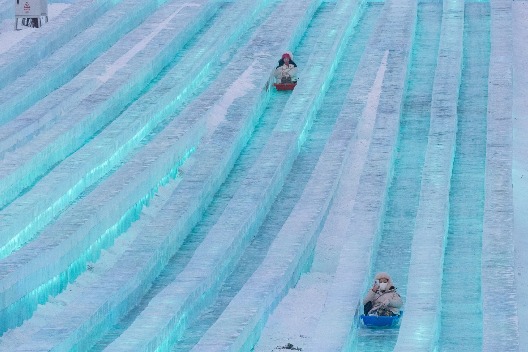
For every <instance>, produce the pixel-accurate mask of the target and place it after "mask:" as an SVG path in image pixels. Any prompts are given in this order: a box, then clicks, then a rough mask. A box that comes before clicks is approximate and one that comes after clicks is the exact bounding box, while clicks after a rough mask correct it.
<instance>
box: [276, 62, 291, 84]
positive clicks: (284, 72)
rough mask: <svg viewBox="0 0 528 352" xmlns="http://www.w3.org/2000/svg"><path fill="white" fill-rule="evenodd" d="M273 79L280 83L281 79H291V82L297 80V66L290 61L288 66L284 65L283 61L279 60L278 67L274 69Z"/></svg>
mask: <svg viewBox="0 0 528 352" xmlns="http://www.w3.org/2000/svg"><path fill="white" fill-rule="evenodd" d="M274 75H275V78H276V79H277V80H278V81H280V79H281V78H282V77H291V79H292V81H296V80H297V65H296V64H295V62H293V61H292V60H290V63H289V64H288V65H285V64H284V60H283V59H280V60H279V65H278V66H277V68H275V73H274Z"/></svg>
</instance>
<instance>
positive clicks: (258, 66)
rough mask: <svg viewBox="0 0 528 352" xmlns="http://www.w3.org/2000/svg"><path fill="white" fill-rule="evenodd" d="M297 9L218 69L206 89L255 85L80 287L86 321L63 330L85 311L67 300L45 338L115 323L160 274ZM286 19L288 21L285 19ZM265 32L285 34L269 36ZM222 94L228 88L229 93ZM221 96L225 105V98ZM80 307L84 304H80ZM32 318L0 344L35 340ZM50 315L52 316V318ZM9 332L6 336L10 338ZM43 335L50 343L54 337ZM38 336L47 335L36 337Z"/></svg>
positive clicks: (297, 19)
mask: <svg viewBox="0 0 528 352" xmlns="http://www.w3.org/2000/svg"><path fill="white" fill-rule="evenodd" d="M313 5H314V4H313V3H312V4H311V6H312V7H313ZM283 6H286V5H283ZM306 6H307V5H306ZM307 7H308V6H307ZM309 8H310V7H309ZM282 10H283V9H282V7H279V8H278V9H277V11H282ZM300 10H304V11H306V10H307V9H306V8H305V7H300ZM300 10H298V12H293V13H292V18H289V17H285V18H283V20H284V21H287V22H289V23H299V24H300V26H299V28H296V27H295V28H296V31H295V32H294V33H292V37H290V38H284V37H283V36H282V37H281V36H278V35H273V34H277V33H276V32H277V31H278V30H279V29H277V28H276V26H275V25H276V23H277V21H276V19H275V18H276V16H275V17H273V16H272V17H271V19H270V20H269V21H268V22H267V23H266V24H265V25H263V26H262V28H263V30H260V31H259V33H258V34H257V35H255V37H254V38H253V39H252V43H251V44H250V45H248V47H247V49H246V50H243V51H241V52H239V53H238V54H237V59H236V60H235V62H232V63H231V64H230V65H229V66H228V68H227V69H226V70H225V72H224V73H223V76H222V77H223V78H219V80H221V81H222V82H219V83H218V84H217V85H216V86H213V87H212V88H211V91H212V92H214V93H216V94H218V92H219V91H224V92H225V89H226V88H224V89H223V90H222V88H220V86H224V87H225V82H231V78H232V77H245V78H244V79H242V81H244V80H249V83H250V86H249V87H252V88H251V89H248V92H247V94H246V95H245V96H244V97H240V98H239V99H236V100H235V101H234V102H231V103H229V104H230V105H228V106H229V107H230V109H229V110H227V112H228V113H229V115H228V116H226V119H225V121H224V122H219V125H218V126H216V129H215V131H214V132H213V133H212V135H211V136H210V138H211V140H210V142H209V143H207V144H206V145H204V146H203V147H201V149H200V153H197V154H196V161H195V162H194V165H195V166H193V167H192V168H190V169H189V170H188V171H186V172H185V177H184V178H183V179H182V180H181V182H180V183H179V185H178V187H177V188H176V190H175V191H174V192H173V194H171V196H170V199H169V200H167V201H166V203H165V205H164V207H163V210H162V211H160V215H159V216H158V217H157V218H156V219H155V221H153V222H152V223H149V222H146V223H145V224H144V225H143V226H142V227H141V228H140V229H139V230H138V231H139V232H140V233H141V234H142V235H141V236H138V237H137V238H136V239H135V240H134V242H133V244H132V246H131V247H130V248H129V249H128V250H127V251H126V252H125V254H124V255H123V256H122V257H120V258H118V260H117V262H116V265H115V267H113V268H110V269H109V270H108V271H105V272H104V274H103V276H106V278H105V277H103V278H101V280H99V281H98V283H96V285H95V287H91V288H87V289H86V290H83V291H82V294H80V295H79V296H78V298H79V301H80V302H85V304H86V302H92V303H93V305H91V306H90V307H88V308H89V309H94V311H93V312H92V315H86V319H87V321H84V323H83V324H84V325H83V324H81V326H76V327H74V331H73V333H72V334H73V336H70V338H65V336H64V335H68V332H67V331H65V329H64V328H63V327H61V324H60V322H62V323H64V322H65V321H66V322H69V324H74V325H75V324H77V322H78V321H79V317H84V316H85V315H84V314H82V313H80V315H79V314H76V313H79V312H78V311H75V310H73V309H71V308H72V307H66V308H64V309H65V311H63V313H65V314H64V316H63V315H61V314H59V317H61V319H64V320H60V319H59V320H57V324H58V325H57V327H56V329H57V330H59V333H58V335H59V336H57V335H50V337H49V338H50V339H54V338H56V339H59V340H60V341H61V342H62V343H63V346H66V345H67V344H75V343H76V341H77V338H76V337H75V336H74V335H75V334H79V333H80V334H81V335H82V334H83V333H84V334H89V333H90V332H86V331H87V330H91V329H103V330H104V329H105V328H107V326H108V325H111V324H113V323H115V322H116V321H115V320H114V321H112V319H115V318H116V317H118V316H120V315H121V314H124V313H125V312H126V311H127V310H128V309H129V308H130V307H131V306H133V305H135V304H136V301H135V300H134V299H138V296H141V295H142V292H144V291H145V290H146V289H147V288H148V287H149V286H150V282H151V281H152V280H153V279H154V278H155V277H156V276H157V275H158V274H159V271H160V270H161V269H162V268H163V267H164V265H165V264H166V262H167V261H168V259H169V258H170V257H171V256H172V255H173V254H174V252H176V250H177V249H178V247H179V245H180V243H181V241H182V240H183V238H184V237H185V236H186V235H187V233H188V232H189V231H190V229H192V227H193V226H194V225H195V224H196V221H197V219H198V218H199V217H200V216H201V213H202V211H203V209H204V208H205V207H206V206H207V204H208V203H209V201H210V200H211V197H212V195H213V194H214V193H215V192H216V190H217V189H218V187H219V185H220V184H221V183H222V182H223V180H224V178H225V177H226V173H227V170H229V169H230V166H229V165H232V163H233V162H234V157H235V156H236V155H238V153H239V151H240V149H241V148H242V146H243V145H244V144H245V141H244V140H245V139H247V138H248V136H249V135H250V134H251V133H250V131H251V129H252V123H254V121H253V120H254V119H255V116H256V117H258V116H259V115H260V110H261V109H262V105H263V103H264V102H265V100H266V96H267V93H266V91H262V87H264V86H265V85H266V83H267V80H268V78H267V77H268V75H269V67H272V66H273V65H274V63H275V62H276V56H277V55H278V53H280V51H281V50H284V47H289V46H291V45H292V41H293V43H294V42H295V41H296V40H298V39H295V38H298V37H300V34H301V33H302V32H303V30H302V28H304V27H305V26H306V25H307V22H309V19H310V18H311V16H310V14H309V12H310V11H308V13H307V14H305V13H303V12H302V11H300ZM313 11H314V9H311V12H313ZM284 25H286V22H285V24H284ZM270 38H271V39H275V38H282V39H281V40H279V41H275V42H271V43H270V42H269V40H270ZM268 45H269V47H268ZM263 47H268V50H272V51H273V52H276V53H275V54H273V55H269V54H259V52H261V51H262V48H263ZM250 57H253V58H254V59H253V60H252V61H251V62H248V58H250ZM248 65H249V66H248ZM244 72H246V73H244ZM241 83H244V82H241ZM249 87H248V88H249ZM226 94H227V95H229V94H228V92H226ZM227 101H229V100H227ZM218 103H219V104H222V103H223V102H222V99H221V100H220V101H219V102H218ZM206 105H207V108H208V109H207V110H209V113H207V111H205V112H204V113H203V114H201V116H204V119H205V118H206V117H207V116H206V115H207V114H210V113H212V112H213V110H215V107H214V106H213V107H212V108H211V106H212V104H211V103H209V102H208V103H207V104H206ZM219 108H220V109H224V108H227V107H224V106H220V107H219ZM233 110H234V111H233ZM215 111H216V110H215ZM216 112H218V111H216ZM220 112H221V111H220ZM195 113H196V111H192V110H190V111H189V112H188V115H189V116H195V115H194V114H195ZM252 121H253V122H252ZM151 144H152V143H149V144H148V145H147V146H146V147H147V148H148V147H149V146H150V145H151ZM152 148H154V146H153V147H152ZM191 162H192V161H191ZM213 170H214V172H213ZM118 273H121V274H118ZM130 277H135V279H134V280H131V281H130V280H129V278H130ZM121 280H125V281H126V282H125V283H122V282H121ZM105 284H106V285H108V286H106V285H105ZM101 290H103V291H101ZM109 292H110V293H109ZM74 306H75V304H74ZM46 307H49V305H46V306H44V307H43V310H45V308H46ZM80 307H84V306H83V305H82V304H81V305H80ZM68 308H69V309H68ZM50 311H51V313H52V314H53V311H54V307H51V308H49V310H48V313H49V312H50ZM105 312H108V314H105ZM72 316H73V317H72ZM68 317H71V319H68ZM105 319H110V320H105ZM88 320H91V321H88ZM32 321H33V319H31V320H29V321H28V322H26V324H24V325H23V326H22V328H23V327H24V326H25V327H26V328H27V329H29V332H30V335H32V334H34V336H35V340H31V339H30V338H28V337H27V336H26V337H25V338H24V339H25V340H24V341H26V342H24V344H20V341H19V340H18V338H17V336H19V335H18V334H19V333H20V329H22V328H20V329H15V330H11V331H8V332H7V333H6V334H4V336H3V337H2V343H5V344H7V343H8V340H9V345H10V346H19V345H20V347H17V348H23V346H26V347H27V346H31V344H32V343H35V341H39V339H42V335H43V334H45V332H43V331H42V332H39V331H38V329H37V332H34V333H33V329H35V327H34V326H33V327H31V324H32ZM48 321H55V320H53V319H49V320H48ZM37 328H38V323H37ZM46 330H47V331H52V330H53V327H48V328H47V329H46ZM61 334H64V335H61ZM23 335H25V334H23ZM8 336H10V338H9V339H8ZM87 338H88V337H87V336H84V337H83V336H80V338H79V339H78V340H79V344H82V343H85V342H86V341H84V339H87ZM48 342H49V343H53V342H52V341H48ZM55 342H56V341H55ZM40 343H45V342H44V341H41V342H40ZM83 346H84V345H83Z"/></svg>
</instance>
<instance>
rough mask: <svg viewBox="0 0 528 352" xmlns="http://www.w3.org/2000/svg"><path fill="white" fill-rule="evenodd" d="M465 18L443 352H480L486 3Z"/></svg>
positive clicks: (444, 295) (467, 9)
mask: <svg viewBox="0 0 528 352" xmlns="http://www.w3.org/2000/svg"><path fill="white" fill-rule="evenodd" d="M464 17H465V19H464V22H465V25H464V42H463V60H462V62H463V64H462V76H461V85H460V93H459V102H458V123H457V137H456V147H455V156H454V161H453V174H452V177H451V189H450V202H449V204H450V212H449V213H450V214H449V230H448V235H447V239H446V248H445V253H444V272H443V283H442V312H441V326H440V337H439V349H440V350H441V351H452V350H459V349H467V350H472V351H480V350H482V299H481V298H482V296H481V282H482V277H481V253H482V223H483V204H484V174H485V172H484V171H485V159H486V127H487V126H486V125H487V124H486V111H487V100H488V95H487V82H488V70H489V59H490V46H489V38H490V35H489V34H490V32H489V22H490V21H489V4H487V3H466V4H465V11H464ZM461 317H463V319H461Z"/></svg>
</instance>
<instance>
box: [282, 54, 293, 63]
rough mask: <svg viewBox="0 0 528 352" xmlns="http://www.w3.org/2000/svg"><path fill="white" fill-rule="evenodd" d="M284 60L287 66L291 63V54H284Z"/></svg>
mask: <svg viewBox="0 0 528 352" xmlns="http://www.w3.org/2000/svg"><path fill="white" fill-rule="evenodd" d="M282 60H283V61H284V63H285V64H289V63H290V61H291V56H290V54H288V53H284V54H282Z"/></svg>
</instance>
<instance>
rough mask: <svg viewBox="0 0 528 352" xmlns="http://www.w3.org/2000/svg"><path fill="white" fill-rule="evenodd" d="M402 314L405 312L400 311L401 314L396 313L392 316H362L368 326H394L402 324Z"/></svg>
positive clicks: (364, 323)
mask: <svg viewBox="0 0 528 352" xmlns="http://www.w3.org/2000/svg"><path fill="white" fill-rule="evenodd" d="M402 315H403V312H402V311H400V315H394V316H391V317H385V316H377V315H364V314H361V316H360V318H361V321H362V322H363V325H365V326H366V327H368V328H393V327H397V326H399V325H400V319H401V316H402Z"/></svg>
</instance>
